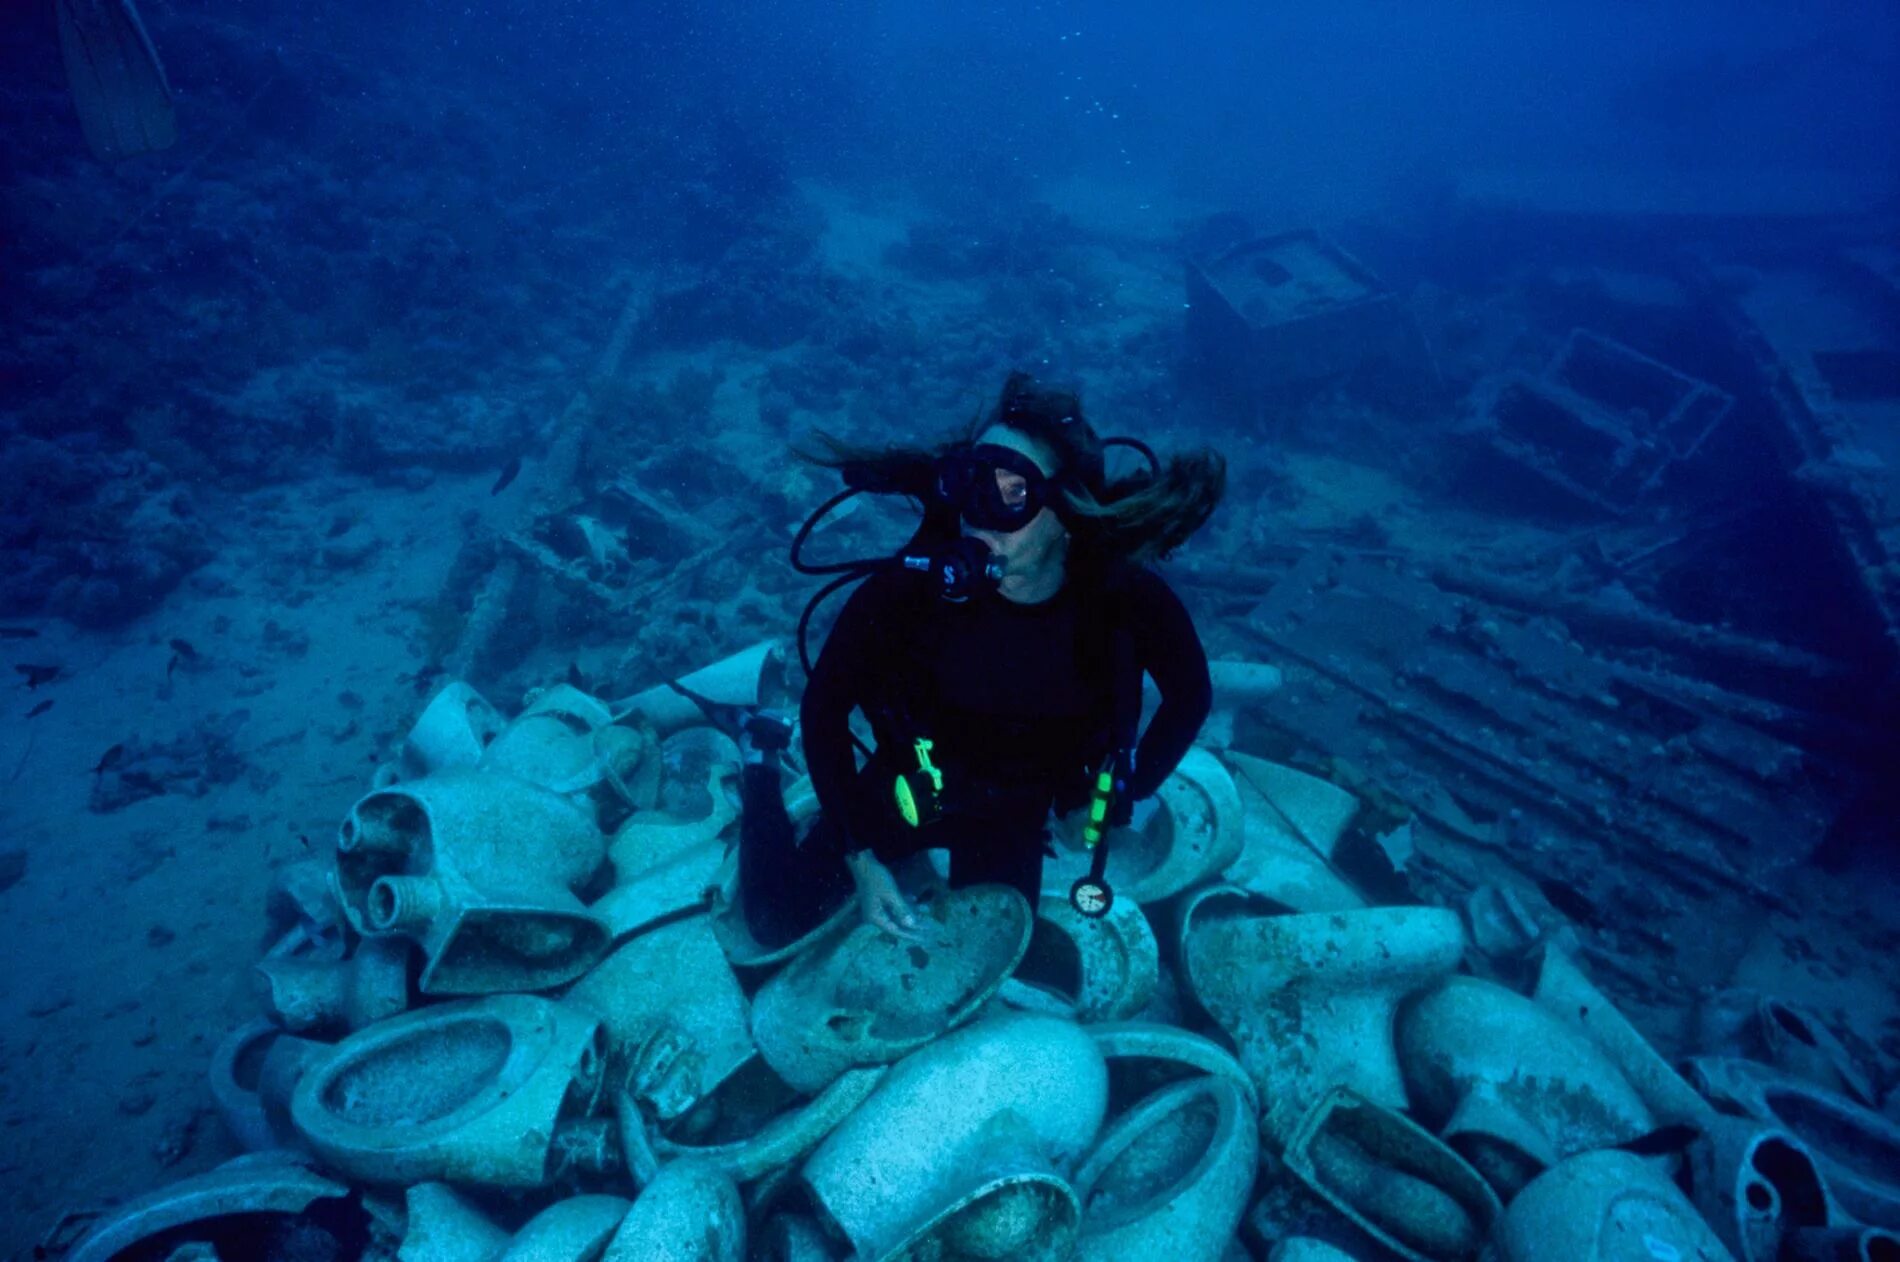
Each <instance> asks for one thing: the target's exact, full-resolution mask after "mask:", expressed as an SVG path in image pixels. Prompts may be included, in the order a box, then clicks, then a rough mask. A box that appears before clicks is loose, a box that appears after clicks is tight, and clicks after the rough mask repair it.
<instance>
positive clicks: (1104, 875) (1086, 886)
mask: <svg viewBox="0 0 1900 1262" xmlns="http://www.w3.org/2000/svg"><path fill="white" fill-rule="evenodd" d="M1117 761H1118V760H1117V759H1116V757H1115V755H1113V754H1110V755H1109V757H1108V761H1107V762H1105V763H1103V764H1102V769H1101V770H1100V771H1098V772H1096V773H1095V784H1094V787H1093V788H1091V789H1090V790H1089V817H1088V822H1087V823H1086V824H1084V825H1083V826H1082V842H1083V844H1084V845H1086V846H1087V847H1088V848H1089V852H1090V857H1089V874H1088V875H1087V876H1085V877H1083V878H1081V879H1080V880H1078V881H1077V882H1076V883H1075V884H1074V885H1072V886H1070V887H1069V905H1070V906H1071V907H1073V908H1075V909H1076V911H1078V912H1080V913H1081V914H1082V915H1084V916H1087V917H1088V918H1089V919H1090V920H1099V919H1101V918H1102V917H1103V916H1106V915H1108V912H1109V908H1111V907H1113V906H1114V905H1115V891H1114V890H1113V889H1112V888H1110V886H1109V884H1108V847H1107V846H1105V845H1103V844H1102V843H1103V841H1104V840H1105V839H1106V838H1107V836H1108V814H1109V811H1110V810H1111V809H1112V808H1113V807H1114V805H1115V792H1116V790H1117V789H1119V788H1120V787H1121V784H1120V782H1119V781H1118V780H1117V779H1116V776H1115V768H1116V764H1117Z"/></svg>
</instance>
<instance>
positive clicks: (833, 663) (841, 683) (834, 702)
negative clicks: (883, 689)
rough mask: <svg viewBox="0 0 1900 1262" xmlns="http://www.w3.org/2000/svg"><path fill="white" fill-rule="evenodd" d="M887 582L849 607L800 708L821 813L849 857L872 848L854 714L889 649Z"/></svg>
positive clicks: (874, 583) (876, 581)
mask: <svg viewBox="0 0 1900 1262" xmlns="http://www.w3.org/2000/svg"><path fill="white" fill-rule="evenodd" d="M882 577H883V576H881V575H873V576H872V577H871V578H869V579H866V580H865V581H864V582H863V583H862V584H860V585H859V587H858V588H857V590H856V591H854V592H852V593H851V596H850V599H848V600H846V601H845V603H844V608H843V609H842V610H840V611H839V613H838V621H837V622H836V623H835V624H834V625H833V626H832V629H831V634H830V635H828V636H827V637H825V644H824V647H823V648H822V649H821V650H819V653H818V661H817V663H816V665H814V666H813V667H812V672H811V681H810V682H809V683H807V684H806V685H805V696H804V699H803V700H802V701H800V703H799V707H798V720H799V730H800V731H801V733H802V734H803V738H804V743H805V768H806V770H807V771H808V772H809V773H810V775H811V787H812V792H813V793H814V794H816V795H817V798H818V809H819V810H820V811H821V812H822V813H823V814H824V815H825V817H826V818H827V819H830V820H833V821H835V822H836V823H837V824H838V825H839V826H840V828H841V830H842V832H843V835H844V838H845V848H846V850H847V851H848V852H849V851H857V850H862V849H863V848H864V847H865V846H866V845H868V844H869V842H870V833H869V831H868V827H869V823H870V821H869V820H868V818H867V817H866V816H867V812H866V810H865V804H864V803H863V801H862V797H863V795H862V793H861V792H860V791H859V790H858V787H857V780H858V760H857V755H856V753H855V752H854V751H853V748H852V743H851V712H852V710H854V709H856V708H857V706H858V704H859V702H860V701H861V700H863V698H864V697H865V695H866V687H867V685H868V684H869V683H870V682H871V681H872V680H873V679H875V678H877V677H879V676H880V675H881V674H882V671H881V669H880V666H881V662H880V658H881V657H882V656H883V654H884V653H885V652H887V651H888V647H889V646H888V645H886V644H885V642H884V641H885V628H886V627H887V626H888V619H887V617H886V616H885V611H886V609H887V607H888V604H889V600H890V593H889V592H888V590H887V589H886V585H885V584H884V583H882V582H881V581H880V579H881V578H882Z"/></svg>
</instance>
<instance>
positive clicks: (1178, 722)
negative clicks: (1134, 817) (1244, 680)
mask: <svg viewBox="0 0 1900 1262" xmlns="http://www.w3.org/2000/svg"><path fill="white" fill-rule="evenodd" d="M1136 584H1137V586H1136V588H1135V590H1134V591H1133V592H1131V593H1129V597H1130V603H1129V607H1128V612H1127V617H1128V619H1129V629H1130V631H1131V632H1132V634H1133V635H1134V637H1135V660H1136V661H1138V662H1140V663H1141V667H1142V669H1143V670H1145V671H1146V672H1147V673H1148V674H1149V675H1152V676H1153V677H1154V681H1155V687H1156V688H1157V689H1159V690H1160V692H1161V704H1160V706H1158V707H1157V708H1156V710H1155V712H1154V717H1153V718H1151V719H1149V720H1148V729H1147V731H1145V732H1143V733H1142V734H1141V741H1140V743H1139V744H1138V745H1137V746H1136V747H1135V769H1134V773H1133V774H1132V775H1131V776H1129V778H1128V795H1129V797H1130V798H1131V799H1134V800H1137V801H1139V800H1140V799H1142V798H1145V797H1148V796H1149V795H1150V794H1152V793H1154V791H1155V790H1156V789H1158V788H1160V787H1161V782H1162V781H1163V780H1166V779H1167V778H1168V776H1169V775H1170V774H1172V773H1173V771H1174V769H1175V767H1176V766H1178V765H1179V764H1180V762H1181V759H1182V757H1183V756H1184V755H1185V754H1186V753H1187V751H1188V747H1189V746H1191V745H1192V744H1194V738H1195V737H1196V736H1197V735H1199V734H1200V731H1201V724H1203V723H1205V722H1206V721H1207V715H1208V712H1209V711H1210V710H1212V709H1213V707H1214V685H1213V681H1212V680H1211V679H1209V677H1208V673H1207V650H1206V649H1204V648H1202V647H1201V636H1200V633H1199V632H1198V631H1196V630H1195V629H1194V620H1193V619H1192V618H1191V617H1189V616H1188V611H1187V607H1186V606H1185V605H1183V604H1182V603H1181V598H1180V597H1179V596H1176V595H1175V594H1174V589H1173V588H1171V587H1169V586H1168V584H1167V581H1166V580H1165V579H1163V578H1162V577H1161V576H1160V575H1159V574H1155V573H1153V572H1152V571H1146V570H1144V571H1142V572H1141V575H1140V577H1139V578H1138V579H1137V580H1136Z"/></svg>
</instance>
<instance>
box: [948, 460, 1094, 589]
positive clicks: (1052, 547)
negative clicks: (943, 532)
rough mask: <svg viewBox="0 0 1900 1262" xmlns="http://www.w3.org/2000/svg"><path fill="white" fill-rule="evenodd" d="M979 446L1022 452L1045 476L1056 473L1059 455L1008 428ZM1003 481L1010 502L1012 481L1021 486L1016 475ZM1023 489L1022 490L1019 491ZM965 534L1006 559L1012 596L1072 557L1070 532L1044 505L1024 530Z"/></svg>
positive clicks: (1006, 581) (1005, 572) (1005, 581)
mask: <svg viewBox="0 0 1900 1262" xmlns="http://www.w3.org/2000/svg"><path fill="white" fill-rule="evenodd" d="M977 442H979V443H994V444H996V445H997V446H998V447H1007V448H1009V449H1010V450H1011V451H1017V452H1021V453H1022V454H1023V455H1025V456H1027V457H1028V458H1029V459H1030V460H1032V461H1033V462H1035V465H1036V467H1037V468H1038V469H1040V470H1042V472H1043V473H1044V474H1045V475H1048V474H1050V473H1053V472H1054V471H1055V465H1056V461H1055V455H1054V453H1052V452H1051V451H1050V450H1049V449H1048V448H1046V447H1044V446H1043V445H1042V444H1041V443H1039V442H1037V441H1036V440H1035V439H1033V438H1031V437H1029V435H1027V434H1024V433H1022V432H1020V431H1018V430H1013V429H1010V428H1009V427H1008V426H1006V425H992V426H990V427H989V428H988V429H986V430H984V431H983V434H982V436H981V437H980V438H978V439H977ZM999 476H1000V477H1001V478H1002V479H1003V480H1002V481H1001V482H999V483H998V486H999V489H1000V490H1001V491H1002V493H1003V496H1004V498H1005V499H1008V498H1009V496H1010V494H1011V491H1012V487H1011V486H1010V485H1009V480H1010V479H1015V480H1016V481H1018V482H1020V481H1021V479H1020V478H1017V476H1016V475H1015V474H1012V473H1010V472H1008V471H1007V470H1004V471H1002V472H1001V473H1000V475H999ZM1016 489H1020V488H1016ZM963 533H964V534H965V535H967V536H969V537H970V538H972V539H981V540H982V541H983V543H984V545H985V546H986V547H988V548H989V550H990V551H991V552H994V553H995V554H996V555H997V556H999V557H1001V558H1002V559H1003V563H1004V568H1003V591H1004V594H1006V595H1007V594H1010V593H1012V592H1014V591H1017V590H1021V589H1022V588H1024V587H1025V586H1027V585H1028V584H1029V583H1031V582H1033V581H1034V580H1036V579H1039V578H1042V577H1044V576H1045V575H1046V574H1047V571H1048V567H1049V566H1051V565H1060V564H1061V562H1062V559H1063V557H1064V556H1066V555H1067V553H1068V545H1069V528H1068V527H1067V526H1064V525H1063V524H1062V519H1061V518H1060V517H1058V516H1056V514H1055V510H1053V509H1051V508H1050V507H1049V506H1048V505H1044V506H1043V508H1042V511H1040V512H1038V513H1037V514H1036V515H1035V516H1034V517H1031V518H1030V519H1029V520H1028V522H1026V523H1024V524H1023V525H1022V526H1021V527H1020V528H1018V529H1016V530H1012V531H1009V532H1008V533H1007V534H1005V533H1002V532H1000V531H995V530H977V529H974V528H971V527H965V529H964V531H963Z"/></svg>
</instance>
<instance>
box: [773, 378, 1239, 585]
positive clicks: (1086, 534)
mask: <svg viewBox="0 0 1900 1262" xmlns="http://www.w3.org/2000/svg"><path fill="white" fill-rule="evenodd" d="M992 425H1001V426H1004V427H1006V428H1008V429H1013V430H1015V431H1016V432H1017V433H1019V434H1022V435H1024V436H1026V437H1028V438H1030V439H1033V440H1034V441H1035V442H1036V443H1038V444H1040V445H1041V446H1042V447H1043V448H1044V449H1045V450H1047V451H1048V452H1049V454H1050V455H1051V456H1053V457H1054V461H1055V463H1054V472H1053V473H1052V475H1051V481H1052V482H1053V483H1054V488H1055V491H1056V494H1057V496H1058V498H1059V503H1057V504H1054V505H1052V507H1053V508H1054V510H1055V511H1056V513H1057V514H1058V515H1059V516H1061V517H1062V519H1063V522H1064V523H1065V524H1066V525H1067V526H1068V528H1069V534H1070V537H1071V539H1072V540H1073V542H1072V544H1071V548H1072V549H1076V550H1080V551H1081V552H1082V553H1083V554H1084V556H1087V557H1095V558H1113V559H1118V560H1122V561H1127V562H1130V563H1132V564H1135V565H1148V564H1151V563H1153V562H1155V561H1159V560H1162V559H1164V558H1166V557H1167V556H1168V555H1169V554H1170V553H1171V552H1173V551H1174V550H1175V549H1176V548H1178V547H1180V546H1181V545H1182V544H1184V543H1186V542H1187V541H1188V539H1189V538H1190V537H1192V536H1193V534H1194V532H1195V531H1197V530H1199V529H1200V528H1201V527H1202V526H1203V525H1205V524H1206V523H1207V519H1208V517H1209V516H1210V515H1212V513H1213V512H1214V508H1215V506H1216V505H1218V504H1219V503H1220V499H1221V495H1222V493H1223V492H1224V491H1225V490H1226V487H1227V462H1226V460H1225V459H1224V458H1222V456H1221V455H1220V454H1219V453H1218V452H1216V451H1214V450H1213V449H1211V448H1207V447H1202V448H1198V449H1196V450H1194V451H1189V452H1178V453H1172V454H1170V455H1168V456H1167V457H1166V458H1164V459H1162V460H1161V461H1160V468H1159V470H1151V469H1149V468H1147V467H1145V466H1144V467H1143V468H1141V469H1139V470H1137V471H1136V472H1133V473H1129V474H1125V475H1122V476H1120V477H1116V478H1114V479H1112V480H1111V479H1110V478H1109V477H1108V473H1107V460H1106V448H1105V447H1104V445H1103V443H1102V439H1101V436H1100V435H1098V434H1097V433H1096V432H1095V429H1094V427H1093V426H1091V425H1090V424H1089V423H1088V420H1087V418H1086V417H1084V416H1083V414H1082V401H1081V399H1079V398H1077V397H1076V395H1075V394H1074V393H1073V392H1072V391H1068V390H1058V389H1052V388H1050V387H1047V386H1044V385H1042V384H1040V383H1038V382H1037V381H1036V380H1035V379H1034V378H1033V377H1031V376H1030V375H1029V374H1028V373H1023V372H1013V373H1011V374H1010V375H1009V379H1008V380H1007V381H1005V382H1004V383H1003V392H1002V394H1001V396H1000V397H999V398H998V399H997V401H996V405H995V406H994V407H992V408H990V409H988V410H987V411H984V412H979V413H978V414H977V416H976V417H975V419H974V420H972V421H971V423H970V425H969V428H968V429H967V431H966V432H965V433H964V434H962V435H960V436H959V437H958V438H955V439H951V440H949V441H946V442H943V443H939V444H938V445H937V446H935V447H928V448H926V447H904V446H890V447H883V448H866V447H856V446H853V445H851V444H848V443H844V442H841V441H839V440H838V439H836V438H833V437H832V436H830V435H828V434H825V433H822V432H821V433H818V434H816V435H814V437H815V439H816V441H817V442H818V443H819V444H820V445H821V446H822V447H823V448H824V450H823V451H822V452H812V451H800V452H799V453H798V455H799V456H800V457H801V458H803V459H805V460H808V461H810V462H812V463H814V464H818V465H823V466H825V467H827V468H832V469H837V470H838V471H840V472H841V473H842V474H843V475H844V479H845V484H846V485H847V486H855V487H860V488H862V489H864V490H867V491H875V492H879V493H884V494H899V495H908V496H911V497H912V498H914V499H917V500H921V501H924V502H925V503H926V504H928V503H929V502H930V500H931V498H932V496H933V494H934V489H935V480H936V464H937V460H938V458H939V457H940V456H942V455H943V454H944V453H945V452H946V451H948V450H949V449H950V448H951V447H953V446H955V445H956V444H957V443H958V442H974V441H975V440H976V438H977V437H978V436H979V435H980V434H982V433H983V431H984V430H986V429H988V428H990V427H991V426H992ZM1071 555H1072V557H1074V558H1075V559H1082V558H1080V557H1075V553H1074V552H1073V551H1072V554H1071Z"/></svg>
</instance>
